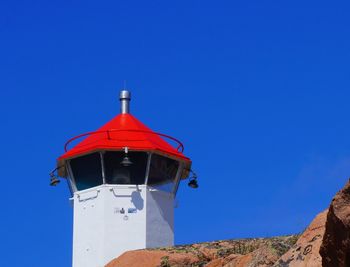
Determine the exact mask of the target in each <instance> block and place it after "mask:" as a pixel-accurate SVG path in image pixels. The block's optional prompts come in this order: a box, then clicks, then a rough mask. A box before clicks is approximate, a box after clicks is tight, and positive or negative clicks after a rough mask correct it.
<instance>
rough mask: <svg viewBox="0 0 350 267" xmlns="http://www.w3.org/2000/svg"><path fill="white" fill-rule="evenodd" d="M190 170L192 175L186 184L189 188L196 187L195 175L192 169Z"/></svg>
mask: <svg viewBox="0 0 350 267" xmlns="http://www.w3.org/2000/svg"><path fill="white" fill-rule="evenodd" d="M190 172H191V173H192V177H191V178H190V181H189V182H188V184H187V185H188V186H189V187H191V188H194V189H196V188H198V182H197V175H196V174H195V173H194V172H193V171H192V170H190Z"/></svg>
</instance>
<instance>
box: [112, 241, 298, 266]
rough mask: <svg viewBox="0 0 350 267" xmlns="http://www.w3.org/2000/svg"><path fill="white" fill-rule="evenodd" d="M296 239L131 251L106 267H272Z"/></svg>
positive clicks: (213, 243) (226, 242)
mask: <svg viewBox="0 0 350 267" xmlns="http://www.w3.org/2000/svg"><path fill="white" fill-rule="evenodd" d="M297 239H298V236H297V235H290V236H281V237H272V238H250V239H241V240H225V241H215V242H208V243H200V244H193V245H185V246H175V247H169V248H159V249H144V250H135V251H128V252H126V253H124V254H122V255H121V256H119V257H118V258H117V259H114V260H113V261H111V262H110V263H109V264H108V265H107V266H106V267H131V266H137V267H138V266H142V267H192V266H206V267H219V266H225V267H231V266H237V267H243V266H252V267H253V266H261V267H263V266H272V265H273V264H274V263H275V262H276V261H277V260H278V259H279V258H280V257H281V256H282V255H283V254H284V253H285V252H286V251H288V250H289V249H290V248H291V247H292V246H293V245H294V244H295V242H296V241H297Z"/></svg>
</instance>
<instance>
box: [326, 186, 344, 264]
mask: <svg viewBox="0 0 350 267" xmlns="http://www.w3.org/2000/svg"><path fill="white" fill-rule="evenodd" d="M320 254H321V255H322V264H323V266H325V267H349V266H350V181H348V183H347V184H346V186H345V187H344V188H343V189H342V190H340V191H339V192H338V193H337V194H336V195H335V197H334V198H333V200H332V202H331V205H330V207H329V212H328V216H327V223H326V230H325V235H324V238H323V243H322V246H321V249H320Z"/></svg>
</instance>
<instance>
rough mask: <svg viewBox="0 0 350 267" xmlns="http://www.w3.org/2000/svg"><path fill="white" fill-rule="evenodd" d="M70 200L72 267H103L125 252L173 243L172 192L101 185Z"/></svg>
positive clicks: (148, 188)
mask: <svg viewBox="0 0 350 267" xmlns="http://www.w3.org/2000/svg"><path fill="white" fill-rule="evenodd" d="M73 201H74V225H73V267H102V266H105V265H106V264H107V263H108V262H109V261H111V260H112V259H114V258H116V257H118V256H119V255H120V254H122V253H123V252H125V251H128V250H134V249H142V248H146V247H148V248H149V247H160V246H170V245H173V243H174V230H173V229H174V206H173V202H174V200H173V197H172V195H171V194H168V193H166V192H163V191H158V190H155V189H152V188H150V187H148V186H146V185H140V186H138V187H136V186H134V185H101V186H98V187H94V188H90V189H87V190H84V191H78V192H75V193H74V197H73ZM123 210H124V213H123Z"/></svg>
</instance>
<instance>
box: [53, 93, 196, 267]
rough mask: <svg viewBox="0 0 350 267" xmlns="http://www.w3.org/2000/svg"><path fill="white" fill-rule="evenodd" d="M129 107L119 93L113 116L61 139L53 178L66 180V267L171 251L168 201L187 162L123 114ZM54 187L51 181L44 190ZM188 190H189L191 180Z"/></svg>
mask: <svg viewBox="0 0 350 267" xmlns="http://www.w3.org/2000/svg"><path fill="white" fill-rule="evenodd" d="M130 100H131V95H130V93H129V92H128V91H121V92H120V101H121V113H120V114H119V115H118V116H116V117H115V118H113V119H112V120H111V121H109V122H108V123H107V124H105V125H104V126H102V127H101V128H100V129H98V130H97V131H95V132H89V133H86V134H82V135H79V136H77V137H74V138H72V139H71V140H69V141H68V142H67V143H66V145H65V150H66V152H65V153H64V154H63V155H62V156H60V157H59V158H58V161H57V168H56V169H57V172H58V176H61V177H64V178H67V180H68V184H69V186H70V189H71V192H72V200H73V206H74V224H73V267H102V266H105V265H106V264H107V263H108V262H109V261H111V260H112V259H113V258H115V257H118V256H119V255H120V254H122V253H123V252H125V251H127V250H133V249H141V248H152V247H161V246H171V245H173V244H174V210H173V209H174V197H175V195H176V192H177V189H178V186H179V182H180V180H181V179H184V178H186V177H187V176H188V174H189V171H190V167H191V161H190V159H189V158H187V157H185V156H184V155H183V153H182V152H183V145H182V144H181V142H179V141H178V140H176V139H175V138H173V137H170V136H167V135H164V134H160V133H156V132H153V131H152V130H151V129H149V128H148V127H147V126H145V125H144V124H143V123H141V122H140V121H139V120H137V119H136V118H135V117H134V116H133V115H131V114H130V113H129V102H130ZM82 137H85V139H84V140H82V141H81V142H80V143H78V144H76V145H75V146H73V147H72V148H71V149H68V146H69V144H70V143H71V142H72V141H75V140H76V139H78V138H82ZM164 138H168V139H171V140H172V141H175V142H176V143H177V148H174V147H173V146H171V145H170V144H169V143H168V142H166V141H165V139H164ZM57 183H58V180H57V178H56V177H55V176H54V175H53V174H52V178H51V185H56V184H57ZM189 185H190V186H192V187H196V186H197V184H196V180H192V181H190V183H189Z"/></svg>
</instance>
